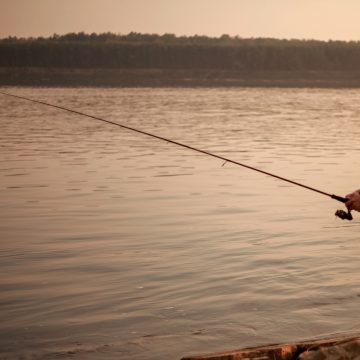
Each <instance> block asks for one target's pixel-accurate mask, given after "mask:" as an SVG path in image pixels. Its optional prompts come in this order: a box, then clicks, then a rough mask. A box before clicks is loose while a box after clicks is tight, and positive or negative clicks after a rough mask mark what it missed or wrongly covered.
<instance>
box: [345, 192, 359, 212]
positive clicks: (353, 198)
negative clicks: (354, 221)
mask: <svg viewBox="0 0 360 360" xmlns="http://www.w3.org/2000/svg"><path fill="white" fill-rule="evenodd" d="M346 197H347V198H348V199H349V201H347V202H346V203H345V205H346V207H347V208H348V209H349V210H356V211H360V189H359V190H356V191H354V192H353V193H351V194H348V195H346Z"/></svg>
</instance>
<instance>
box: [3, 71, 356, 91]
mask: <svg viewBox="0 0 360 360" xmlns="http://www.w3.org/2000/svg"><path fill="white" fill-rule="evenodd" d="M0 86H32V87H119V88H121V87H284V88H290V87H299V88H360V71H359V72H354V71H261V72H260V71H253V72H248V71H234V70H198V69H185V70H182V69H175V70H169V69H83V68H82V69H67V68H35V67H34V68H15V67H14V68H4V67H0Z"/></svg>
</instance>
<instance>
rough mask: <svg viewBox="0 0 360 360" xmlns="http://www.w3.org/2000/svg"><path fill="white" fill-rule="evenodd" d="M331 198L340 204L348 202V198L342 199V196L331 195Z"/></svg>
mask: <svg viewBox="0 0 360 360" xmlns="http://www.w3.org/2000/svg"><path fill="white" fill-rule="evenodd" d="M331 198H332V199H334V200H337V201H340V202H342V203H344V204H345V203H346V202H348V201H349V200H350V199H348V198H344V197H342V196H338V195H334V194H332V195H331Z"/></svg>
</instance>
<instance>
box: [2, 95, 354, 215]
mask: <svg viewBox="0 0 360 360" xmlns="http://www.w3.org/2000/svg"><path fill="white" fill-rule="evenodd" d="M0 94H2V95H6V96H11V97H14V98H17V99H21V100H26V101H31V102H33V103H36V104H42V105H45V106H50V107H53V108H56V109H60V110H64V111H68V112H70V113H73V114H77V115H81V116H85V117H88V118H90V119H93V120H98V121H102V122H104V123H107V124H110V125H115V126H118V127H121V128H123V129H126V130H130V131H134V132H136V133H139V134H143V135H146V136H150V137H152V138H155V139H158V140H162V141H165V142H167V143H170V144H174V145H178V146H181V147H183V148H186V149H189V150H192V151H196V152H198V153H201V154H205V155H208V156H211V157H214V158H217V159H220V160H222V161H223V162H224V163H223V165H225V164H226V163H231V164H235V165H238V166H242V167H244V168H246V169H249V170H253V171H256V172H259V173H261V174H264V175H268V176H271V177H273V178H276V179H278V180H282V181H286V182H288V183H290V184H293V185H296V186H300V187H302V188H305V189H308V190H311V191H314V192H317V193H318V194H321V195H325V196H328V197H330V198H331V199H334V200H337V201H340V202H342V203H346V202H347V201H348V200H349V199H347V198H344V197H342V196H338V195H334V194H330V193H327V192H325V191H322V190H319V189H316V188H314V187H311V186H308V185H304V184H301V183H299V182H297V181H293V180H290V179H287V178H285V177H282V176H279V175H275V174H273V173H270V172H268V171H264V170H260V169H258V168H255V167H253V166H250V165H246V164H244V163H241V162H238V161H235V160H231V159H228V158H226V157H224V156H220V155H217V154H214V153H212V152H209V151H206V150H201V149H198V148H196V147H193V146H190V145H186V144H183V143H181V142H178V141H175V140H171V139H168V138H165V137H163V136H159V135H155V134H152V133H149V132H147V131H143V130H140V129H136V128H134V127H131V126H127V125H123V124H119V123H117V122H114V121H110V120H106V119H103V118H101V117H98V116H94V115H90V114H86V113H83V112H81V111H77V110H73V109H69V108H66V107H63V106H59V105H55V104H51V103H47V102H45V101H40V100H35V99H30V98H27V97H24V96H19V95H14V94H10V93H6V92H3V91H0ZM335 215H336V216H338V217H340V218H341V219H343V220H344V219H347V220H352V216H351V213H350V211H348V212H347V213H346V212H345V211H343V210H338V211H337V212H336V213H335ZM350 217H351V218H350Z"/></svg>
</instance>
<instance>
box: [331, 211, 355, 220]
mask: <svg viewBox="0 0 360 360" xmlns="http://www.w3.org/2000/svg"><path fill="white" fill-rule="evenodd" d="M335 216H337V217H338V218H340V219H341V220H349V221H351V220H352V219H353V217H352V215H351V212H350V210H348V211H347V212H346V211H345V210H336V212H335Z"/></svg>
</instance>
